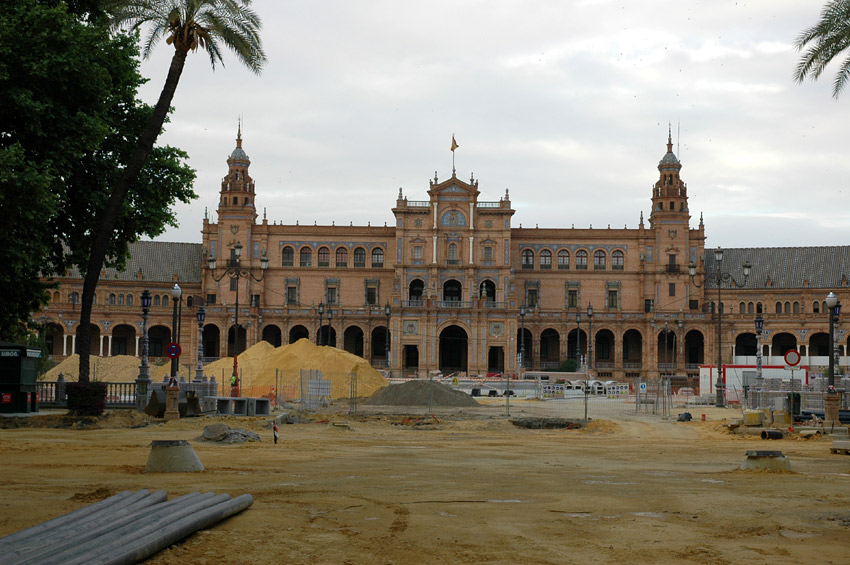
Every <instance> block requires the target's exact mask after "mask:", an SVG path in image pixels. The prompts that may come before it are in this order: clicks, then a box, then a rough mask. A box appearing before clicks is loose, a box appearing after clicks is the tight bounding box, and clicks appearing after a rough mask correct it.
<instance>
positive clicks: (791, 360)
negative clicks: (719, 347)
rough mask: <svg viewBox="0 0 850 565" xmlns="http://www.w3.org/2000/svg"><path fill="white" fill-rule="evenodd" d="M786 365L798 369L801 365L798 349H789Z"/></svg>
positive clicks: (786, 354) (786, 355)
mask: <svg viewBox="0 0 850 565" xmlns="http://www.w3.org/2000/svg"><path fill="white" fill-rule="evenodd" d="M785 364H786V365H791V366H792V367H796V366H797V365H799V364H800V352H799V351H797V350H796V349H789V350H788V351H786V352H785Z"/></svg>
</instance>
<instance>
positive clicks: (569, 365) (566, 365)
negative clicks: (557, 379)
mask: <svg viewBox="0 0 850 565" xmlns="http://www.w3.org/2000/svg"><path fill="white" fill-rule="evenodd" d="M577 368H578V363H577V362H576V360H575V359H564V360H563V361H561V365H560V366H559V367H558V370H559V371H561V372H562V373H575V371H576V369H577Z"/></svg>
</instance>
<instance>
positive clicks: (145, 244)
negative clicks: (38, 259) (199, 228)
mask: <svg viewBox="0 0 850 565" xmlns="http://www.w3.org/2000/svg"><path fill="white" fill-rule="evenodd" d="M203 249H204V246H203V245H201V244H200V243H169V242H160V241H138V242H136V243H131V244H130V258H129V259H127V267H126V268H125V270H124V271H123V272H119V271H118V270H116V269H113V268H108V269H106V279H108V280H117V281H135V280H139V279H138V272H139V270H140V269H141V271H142V277H141V280H145V281H158V282H171V280H173V276H174V274H175V273H176V274H177V280H178V281H179V282H201V264H202V261H203V253H204V251H203ZM68 276H69V277H71V278H82V277H81V275H80V271H79V270H78V269H76V268H74V269H71V271H70V272H69V273H68Z"/></svg>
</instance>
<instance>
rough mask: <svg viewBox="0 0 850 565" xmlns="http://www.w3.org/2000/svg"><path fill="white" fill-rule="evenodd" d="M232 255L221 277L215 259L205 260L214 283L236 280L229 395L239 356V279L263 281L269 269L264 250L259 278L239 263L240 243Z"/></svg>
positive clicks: (211, 257) (234, 381)
mask: <svg viewBox="0 0 850 565" xmlns="http://www.w3.org/2000/svg"><path fill="white" fill-rule="evenodd" d="M233 255H234V256H235V257H236V259H235V260H234V261H231V262H229V264H228V265H227V267H225V269H224V272H223V273H222V274H221V276H219V277H216V276H215V257H213V256H212V255H210V258H209V259H208V260H207V262H208V263H209V267H210V271H212V273H210V274H211V276H212V278H213V280H214V281H215V282H218V281H220V280H221V279H223V278H224V277H225V276H227V277H230V278H231V279H234V280H236V316H235V318H234V321H233V374H232V375H231V377H230V384H231V394H232V393H233V391H232V388H233V385H234V384H235V383H237V382H238V379H237V377H236V363H237V357H238V356H239V279H240V278H241V277H251V278H252V279H254V280H255V281H257V282H260V281H261V280H263V277H264V276H265V274H266V269H268V268H269V258H268V257H266V252H265V250H264V251H263V256H262V257H260V269H261V271H260V276H259V277H257V276H255V275H254V272H253V271H252V270H251V269H243V268H242V264H241V263H240V259H239V258H240V257H241V255H242V244H241V243H240V242H238V241H237V242H236V245H235V246H234V247H233Z"/></svg>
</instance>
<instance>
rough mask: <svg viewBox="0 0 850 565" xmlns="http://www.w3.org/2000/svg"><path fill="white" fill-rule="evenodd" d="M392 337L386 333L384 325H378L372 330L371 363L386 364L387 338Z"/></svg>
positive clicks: (390, 338)
mask: <svg viewBox="0 0 850 565" xmlns="http://www.w3.org/2000/svg"><path fill="white" fill-rule="evenodd" d="M388 338H389V340H390V341H392V337H390V336H388V334H387V327H386V326H378V327H377V328H375V329H373V330H372V359H370V362H371V363H372V364H373V365H380V366H386V363H387V339H388Z"/></svg>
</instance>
